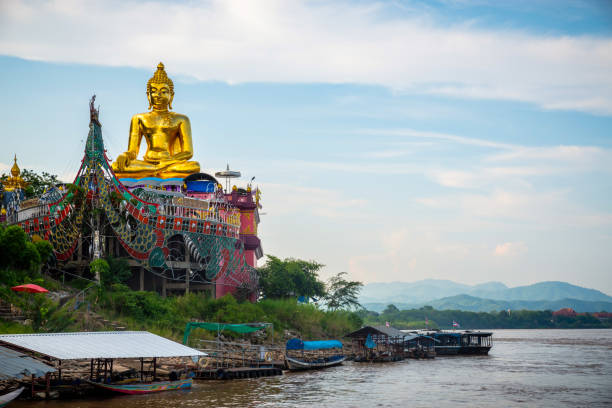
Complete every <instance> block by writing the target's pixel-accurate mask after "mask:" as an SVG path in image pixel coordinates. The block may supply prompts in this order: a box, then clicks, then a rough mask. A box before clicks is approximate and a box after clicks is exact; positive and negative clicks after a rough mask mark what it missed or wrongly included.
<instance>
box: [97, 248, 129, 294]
mask: <svg viewBox="0 0 612 408" xmlns="http://www.w3.org/2000/svg"><path fill="white" fill-rule="evenodd" d="M105 260H106V263H107V264H108V269H106V268H105V267H103V268H101V270H100V282H101V283H102V285H103V286H104V287H107V288H108V287H110V286H111V285H113V284H115V283H125V282H127V281H128V280H129V279H130V278H131V277H132V271H131V270H130V265H129V264H128V261H127V260H126V259H123V258H113V257H111V256H109V257H107V258H106V259H105Z"/></svg>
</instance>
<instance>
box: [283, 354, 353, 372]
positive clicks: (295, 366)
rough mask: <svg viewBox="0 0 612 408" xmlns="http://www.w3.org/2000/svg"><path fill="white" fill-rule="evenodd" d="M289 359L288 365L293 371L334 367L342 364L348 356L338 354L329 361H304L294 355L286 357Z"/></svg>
mask: <svg viewBox="0 0 612 408" xmlns="http://www.w3.org/2000/svg"><path fill="white" fill-rule="evenodd" d="M285 358H286V359H287V367H289V370H291V371H301V370H318V369H322V368H328V367H334V366H338V365H340V364H342V363H343V362H344V360H346V356H337V358H334V359H330V360H328V361H325V360H322V361H314V362H312V361H302V360H298V359H296V358H292V357H289V356H287V357H285Z"/></svg>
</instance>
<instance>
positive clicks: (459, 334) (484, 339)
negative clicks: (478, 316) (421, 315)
mask: <svg viewBox="0 0 612 408" xmlns="http://www.w3.org/2000/svg"><path fill="white" fill-rule="evenodd" d="M427 335H429V336H431V337H433V338H434V339H436V345H435V346H436V354H437V355H439V356H440V355H458V354H459V355H461V354H464V355H486V354H489V350H491V347H493V333H491V332H481V331H471V330H463V331H455V330H453V331H431V332H427Z"/></svg>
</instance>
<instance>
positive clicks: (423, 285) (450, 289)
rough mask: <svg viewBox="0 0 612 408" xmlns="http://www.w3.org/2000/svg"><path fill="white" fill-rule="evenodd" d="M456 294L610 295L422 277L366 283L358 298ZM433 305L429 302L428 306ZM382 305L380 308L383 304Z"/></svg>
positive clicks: (549, 285)
mask: <svg viewBox="0 0 612 408" xmlns="http://www.w3.org/2000/svg"><path fill="white" fill-rule="evenodd" d="M458 295H469V296H472V297H476V298H481V299H488V300H503V301H548V302H552V301H557V300H563V299H574V300H581V301H590V302H612V297H611V296H608V295H606V294H605V293H603V292H600V291H598V290H595V289H587V288H583V287H580V286H576V285H571V284H569V283H567V282H540V283H535V284H533V285H527V286H518V287H515V288H508V287H507V286H506V285H504V284H503V283H501V282H487V283H483V284H479V285H473V286H470V285H464V284H461V283H456V282H453V281H449V280H434V279H426V280H422V281H417V282H390V283H370V284H367V285H365V286H364V287H363V289H362V291H361V295H360V297H359V299H360V302H361V303H362V304H372V303H382V304H384V305H385V306H386V305H388V304H390V303H393V304H394V305H396V306H398V307H400V306H399V305H418V304H425V303H428V304H429V303H431V302H432V301H434V300H441V299H443V298H449V297H453V296H458ZM432 306H433V305H432ZM383 308H384V307H383Z"/></svg>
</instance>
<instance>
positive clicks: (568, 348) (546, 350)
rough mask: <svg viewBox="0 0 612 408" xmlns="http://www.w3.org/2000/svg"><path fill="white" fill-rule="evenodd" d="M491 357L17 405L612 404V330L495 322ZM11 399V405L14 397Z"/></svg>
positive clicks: (357, 366)
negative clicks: (502, 326) (513, 326)
mask: <svg viewBox="0 0 612 408" xmlns="http://www.w3.org/2000/svg"><path fill="white" fill-rule="evenodd" d="M493 341H494V343H493V348H492V349H491V352H490V354H489V355H488V356H466V357H462V356H454V357H437V358H436V359H435V360H405V361H400V362H395V363H386V364H366V363H353V362H348V363H345V364H344V365H343V366H340V367H335V368H330V369H327V370H322V371H310V372H300V373H286V374H285V375H283V376H278V377H265V378H258V379H244V380H233V381H226V382H223V381H208V382H196V383H195V384H194V387H193V389H192V390H190V391H176V392H168V393H162V394H158V395H142V396H118V397H110V398H106V399H103V400H74V401H50V402H36V403H32V402H30V403H27V402H18V403H15V404H14V406H15V408H19V407H26V406H27V407H33V408H56V407H57V408H77V407H78V408H98V407H107V408H127V407H151V408H162V407H163V408H169V407H394V408H398V407H431V406H436V407H513V406H530V407H556V408H558V407H565V406H571V407H576V406H589V407H599V406H612V330H495V331H494V336H493ZM11 406H13V405H11Z"/></svg>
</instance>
